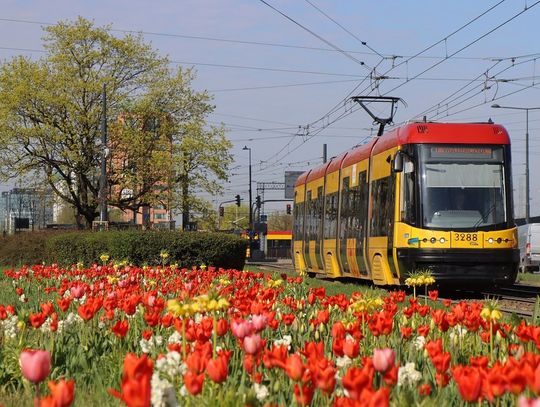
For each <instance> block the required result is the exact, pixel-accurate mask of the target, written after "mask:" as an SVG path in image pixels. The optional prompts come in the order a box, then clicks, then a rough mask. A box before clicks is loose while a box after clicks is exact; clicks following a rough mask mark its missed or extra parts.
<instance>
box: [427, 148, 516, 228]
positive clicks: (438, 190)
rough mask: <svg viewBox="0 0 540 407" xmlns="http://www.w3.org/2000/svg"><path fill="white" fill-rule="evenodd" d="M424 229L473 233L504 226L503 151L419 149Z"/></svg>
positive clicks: (500, 149)
mask: <svg viewBox="0 0 540 407" xmlns="http://www.w3.org/2000/svg"><path fill="white" fill-rule="evenodd" d="M420 156H421V159H420V174H421V191H422V192H421V195H422V196H421V202H422V206H421V208H422V209H421V212H422V220H423V224H424V227H427V228H433V229H447V230H450V229H451V230H459V229H476V228H485V227H489V226H492V225H497V224H501V223H504V222H506V220H507V215H506V214H507V210H506V199H505V176H506V175H505V171H504V160H503V157H504V154H503V149H502V147H500V146H498V147H494V146H462V145H461V146H449V145H422V146H420Z"/></svg>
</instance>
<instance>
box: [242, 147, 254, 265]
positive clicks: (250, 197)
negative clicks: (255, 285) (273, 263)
mask: <svg viewBox="0 0 540 407" xmlns="http://www.w3.org/2000/svg"><path fill="white" fill-rule="evenodd" d="M242 150H248V151H249V257H250V258H251V257H253V244H252V243H253V213H252V212H251V203H252V202H251V199H252V195H251V147H248V146H244V148H243V149H242Z"/></svg>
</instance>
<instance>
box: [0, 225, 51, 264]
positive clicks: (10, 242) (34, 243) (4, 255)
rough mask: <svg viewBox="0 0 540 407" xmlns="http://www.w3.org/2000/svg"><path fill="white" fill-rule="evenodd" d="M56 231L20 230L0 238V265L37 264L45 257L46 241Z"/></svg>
mask: <svg viewBox="0 0 540 407" xmlns="http://www.w3.org/2000/svg"><path fill="white" fill-rule="evenodd" d="M58 233H59V232H58V231H39V232H22V233H17V234H15V235H8V236H6V237H1V238H0V266H20V265H23V264H26V265H30V264H38V263H41V262H42V261H43V260H44V259H45V258H46V257H47V255H46V241H47V240H48V239H49V238H51V237H52V236H55V235H57V234H58Z"/></svg>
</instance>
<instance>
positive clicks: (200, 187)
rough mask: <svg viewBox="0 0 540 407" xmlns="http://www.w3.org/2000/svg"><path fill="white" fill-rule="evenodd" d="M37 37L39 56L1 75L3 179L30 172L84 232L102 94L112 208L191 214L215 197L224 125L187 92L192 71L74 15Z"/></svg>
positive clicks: (8, 66)
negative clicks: (158, 206) (210, 122)
mask: <svg viewBox="0 0 540 407" xmlns="http://www.w3.org/2000/svg"><path fill="white" fill-rule="evenodd" d="M44 31H45V33H46V35H45V37H44V38H43V40H44V48H45V49H46V51H47V54H46V55H45V57H43V58H41V59H39V60H31V59H29V58H26V57H23V56H20V57H16V58H13V59H12V60H10V61H8V62H6V63H4V64H3V65H2V66H1V67H0V159H1V160H2V163H3V165H2V167H1V168H0V175H1V176H3V177H4V178H10V177H21V176H25V175H28V174H33V175H34V178H35V179H39V180H40V181H41V182H46V183H48V184H49V185H50V187H51V188H52V189H53V190H54V191H55V193H56V194H57V195H58V196H59V197H60V198H62V199H63V200H64V201H65V202H66V203H68V204H69V205H71V206H72V207H73V208H75V210H76V213H77V216H78V220H79V222H80V223H81V224H83V223H86V225H89V224H91V222H92V220H93V219H94V218H95V217H96V216H97V215H98V205H99V200H98V195H99V175H100V163H101V159H102V154H104V151H105V148H104V146H103V145H102V144H101V141H100V139H101V120H102V116H103V110H102V106H103V103H102V102H103V88H104V86H105V88H106V95H107V97H106V99H107V105H106V107H107V110H106V118H107V121H108V130H109V131H108V133H109V143H108V147H109V150H110V153H109V154H108V155H107V163H108V171H107V179H108V197H109V204H110V205H113V206H116V207H118V208H119V209H122V210H124V209H137V208H139V207H140V206H141V205H150V204H155V203H157V202H161V203H162V204H164V205H166V206H167V207H168V208H179V209H180V210H181V211H183V212H184V213H189V211H190V210H192V209H193V206H192V205H194V202H196V201H197V199H196V197H195V194H196V193H197V192H198V191H208V192H211V193H215V192H219V191H220V184H219V183H218V182H219V181H220V180H224V179H226V174H227V168H228V165H229V164H230V162H231V161H232V157H231V156H230V154H229V149H230V147H231V144H230V142H229V141H228V140H227V139H226V138H225V136H224V129H223V127H209V126H207V125H206V122H205V118H206V116H207V115H208V114H209V113H211V112H212V111H213V109H214V106H213V105H211V104H210V101H211V99H210V96H209V95H208V94H207V93H206V92H196V91H194V90H193V89H192V88H191V82H192V80H193V78H194V73H193V72H192V71H191V70H182V69H177V70H172V69H171V68H170V64H169V61H168V59H167V58H164V57H160V56H159V55H158V54H157V52H156V51H155V50H153V49H152V48H151V47H150V45H148V44H146V43H144V41H143V39H142V37H141V35H132V34H129V35H126V36H125V37H123V38H117V37H115V36H113V35H112V34H111V33H110V27H95V26H94V24H93V23H92V22H91V21H88V20H86V19H84V18H81V17H79V18H78V19H77V20H76V21H74V22H71V23H70V22H60V23H58V24H56V25H54V26H49V27H45V28H44ZM35 175H39V176H40V178H38V177H35ZM201 206H203V205H201Z"/></svg>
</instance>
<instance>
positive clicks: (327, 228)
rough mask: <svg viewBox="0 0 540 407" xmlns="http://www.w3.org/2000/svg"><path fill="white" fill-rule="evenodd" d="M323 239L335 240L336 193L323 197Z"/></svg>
mask: <svg viewBox="0 0 540 407" xmlns="http://www.w3.org/2000/svg"><path fill="white" fill-rule="evenodd" d="M324 213H325V217H324V238H325V239H335V238H336V228H337V193H335V192H334V193H332V194H329V195H327V196H326V197H325V207H324Z"/></svg>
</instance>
